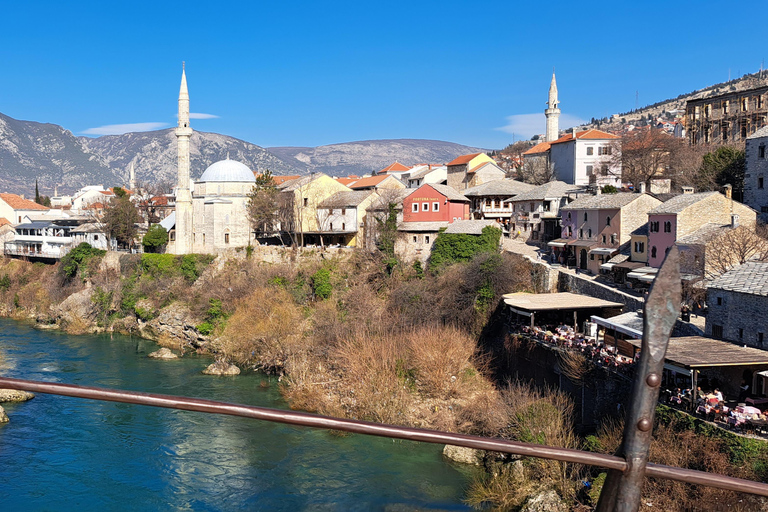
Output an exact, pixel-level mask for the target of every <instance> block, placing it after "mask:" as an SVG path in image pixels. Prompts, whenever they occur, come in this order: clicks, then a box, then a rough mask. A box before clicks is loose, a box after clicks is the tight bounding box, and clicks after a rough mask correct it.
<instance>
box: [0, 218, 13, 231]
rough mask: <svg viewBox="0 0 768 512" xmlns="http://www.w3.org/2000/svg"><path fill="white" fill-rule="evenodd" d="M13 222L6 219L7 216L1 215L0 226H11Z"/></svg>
mask: <svg viewBox="0 0 768 512" xmlns="http://www.w3.org/2000/svg"><path fill="white" fill-rule="evenodd" d="M10 224H11V221H9V220H8V219H6V218H5V217H0V228H1V227H3V226H9V225H10Z"/></svg>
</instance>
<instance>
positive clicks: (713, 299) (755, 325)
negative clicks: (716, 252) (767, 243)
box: [706, 262, 768, 349]
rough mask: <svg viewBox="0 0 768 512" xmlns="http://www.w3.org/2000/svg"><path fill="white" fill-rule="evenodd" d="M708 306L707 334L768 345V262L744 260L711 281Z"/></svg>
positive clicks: (758, 345) (739, 341) (752, 345)
mask: <svg viewBox="0 0 768 512" xmlns="http://www.w3.org/2000/svg"><path fill="white" fill-rule="evenodd" d="M707 307H708V309H709V312H708V314H707V323H706V334H707V336H711V337H713V338H716V339H722V340H727V341H731V342H733V343H738V344H739V345H748V346H751V347H756V348H760V349H766V348H768V346H767V345H766V342H767V341H768V338H767V337H766V336H768V321H766V311H768V262H747V263H744V264H743V265H740V266H738V267H736V268H734V269H732V270H730V271H728V272H726V273H725V274H723V275H721V276H720V277H718V278H717V279H715V280H714V281H712V282H711V283H710V284H709V286H708V287H707Z"/></svg>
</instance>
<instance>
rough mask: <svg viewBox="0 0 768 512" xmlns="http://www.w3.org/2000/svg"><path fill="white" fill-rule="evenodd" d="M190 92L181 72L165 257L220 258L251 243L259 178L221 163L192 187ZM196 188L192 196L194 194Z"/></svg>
mask: <svg viewBox="0 0 768 512" xmlns="http://www.w3.org/2000/svg"><path fill="white" fill-rule="evenodd" d="M191 136H192V128H191V127H190V125H189V91H188V89H187V76H186V70H182V72H181V87H180V90H179V124H178V127H177V128H176V141H177V149H178V164H177V184H176V197H175V201H176V204H175V207H174V213H173V224H172V225H171V223H170V222H167V223H163V226H164V227H166V228H167V229H169V242H168V246H167V251H168V252H170V253H174V254H190V253H212V254H215V253H218V252H222V251H225V250H227V249H234V248H237V247H244V246H246V245H249V244H250V243H251V240H252V230H251V225H250V221H249V219H248V214H247V209H246V205H247V203H248V194H249V193H250V192H251V191H252V190H253V186H254V184H255V182H256V178H255V176H254V174H253V171H251V170H250V169H249V168H248V167H247V166H246V165H244V164H242V163H240V162H235V161H234V160H229V159H227V160H221V161H219V162H216V163H214V164H212V165H210V166H209V167H208V168H207V169H206V170H205V172H203V174H202V176H201V177H200V179H199V180H197V182H196V183H195V184H194V187H193V186H192V182H191V179H190V168H189V162H190V159H189V138H190V137H191ZM193 188H194V193H193V192H192V189H193Z"/></svg>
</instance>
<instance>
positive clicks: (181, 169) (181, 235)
mask: <svg viewBox="0 0 768 512" xmlns="http://www.w3.org/2000/svg"><path fill="white" fill-rule="evenodd" d="M191 136H192V128H190V127H189V91H188V90H187V75H186V71H185V69H184V64H182V68H181V89H179V126H178V127H177V128H176V141H177V145H178V154H179V159H178V170H177V183H176V250H175V252H176V254H190V253H191V252H192V194H191V193H190V191H189V138H190V137H191Z"/></svg>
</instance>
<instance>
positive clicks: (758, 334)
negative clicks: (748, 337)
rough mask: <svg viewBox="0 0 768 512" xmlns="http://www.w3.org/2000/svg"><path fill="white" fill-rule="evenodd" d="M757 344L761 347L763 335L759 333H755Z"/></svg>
mask: <svg viewBox="0 0 768 512" xmlns="http://www.w3.org/2000/svg"><path fill="white" fill-rule="evenodd" d="M757 344H758V345H760V346H761V347H762V346H763V333H761V332H759V333H757Z"/></svg>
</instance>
